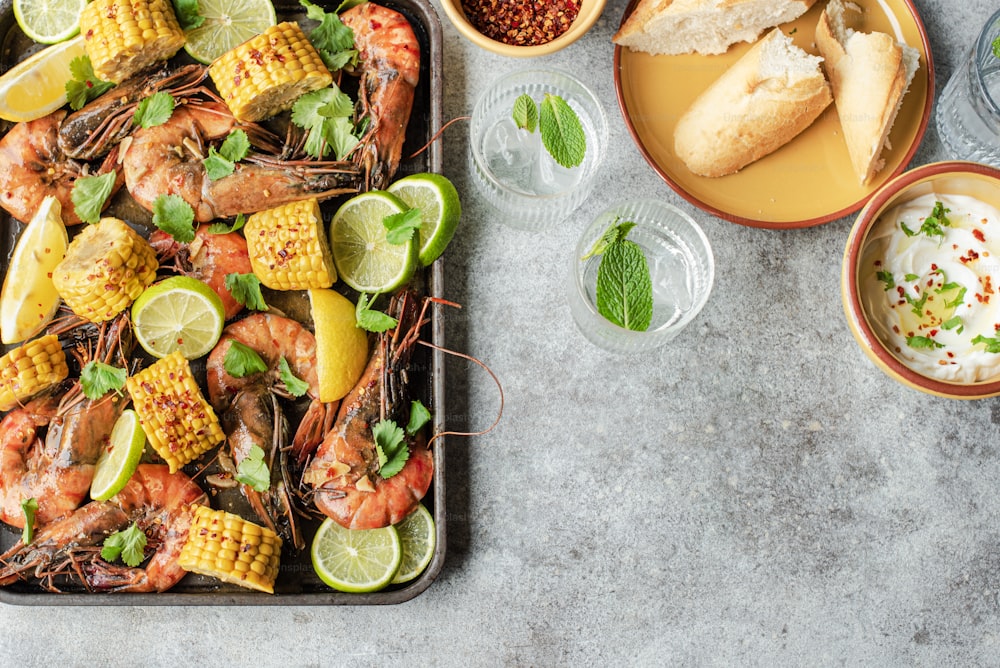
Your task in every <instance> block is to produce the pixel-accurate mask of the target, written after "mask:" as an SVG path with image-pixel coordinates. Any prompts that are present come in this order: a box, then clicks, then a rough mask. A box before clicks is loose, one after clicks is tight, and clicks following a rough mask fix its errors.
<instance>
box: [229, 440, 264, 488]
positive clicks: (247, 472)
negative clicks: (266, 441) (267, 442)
mask: <svg viewBox="0 0 1000 668" xmlns="http://www.w3.org/2000/svg"><path fill="white" fill-rule="evenodd" d="M233 477H234V478H236V481H237V482H241V483H243V484H244V485H247V486H249V487H252V488H253V489H254V491H257V492H266V491H267V490H268V488H269V487H270V486H271V472H270V471H268V470H267V464H265V463H264V450H263V449H262V448H261V447H260V446H259V445H251V446H250V452H249V453H248V454H247V456H246V457H244V458H243V460H242V461H240V463H239V464H238V465H237V466H236V475H235V476H233Z"/></svg>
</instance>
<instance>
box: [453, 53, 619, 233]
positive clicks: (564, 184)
mask: <svg viewBox="0 0 1000 668" xmlns="http://www.w3.org/2000/svg"><path fill="white" fill-rule="evenodd" d="M522 93H527V94H528V95H529V96H531V97H532V99H534V100H535V102H536V104H539V103H541V102H542V100H543V99H544V97H545V94H546V93H550V94H553V95H558V96H560V97H561V98H562V99H563V100H565V101H566V102H567V103H568V104H569V106H570V107H572V109H573V111H575V112H576V115H577V116H578V117H579V118H580V121H581V123H582V124H583V131H584V134H585V135H586V140H587V148H586V151H585V153H584V159H583V163H582V164H580V165H578V166H576V167H572V168H566V167H562V166H561V165H559V164H558V163H556V161H555V160H554V159H553V158H552V157H551V156H550V155H549V154H548V152H547V151H546V150H545V149H544V147H543V146H542V142H541V136H540V132H539V131H538V130H537V129H536V130H535V131H534V132H531V133H529V132H527V131H526V130H521V129H519V128H518V127H517V125H516V124H515V122H514V118H513V111H514V101H515V100H516V99H517V98H518V97H519V96H520V95H521V94H522ZM469 132H470V135H469V143H470V144H471V146H472V152H471V157H470V160H471V161H472V171H473V176H474V179H473V180H474V181H475V182H476V185H477V187H478V189H479V191H480V193H481V194H482V195H483V197H484V198H485V199H486V200H487V201H488V202H489V203H490V204H491V205H493V207H494V208H495V209H496V210H497V211H498V212H499V214H500V219H501V220H502V221H503V222H504V223H506V224H508V225H510V226H511V227H514V228H517V229H524V230H540V229H542V228H544V227H546V226H547V225H551V224H553V223H557V222H559V221H560V220H563V219H564V218H566V217H567V216H568V215H569V214H570V213H572V211H573V210H574V209H576V208H577V207H578V206H579V205H580V204H582V203H583V201H584V200H585V199H587V196H588V195H589V194H590V192H591V191H592V190H593V188H594V183H595V180H596V177H597V173H598V171H599V170H600V167H601V163H602V162H603V160H604V152H605V150H606V147H607V143H608V123H607V119H606V118H605V115H604V109H603V107H601V103H600V102H599V101H598V99H597V97H596V96H595V95H594V94H593V92H591V91H590V89H589V88H587V87H586V86H584V85H583V84H582V83H580V81H578V80H577V79H575V78H574V77H572V76H570V75H569V74H566V73H565V72H561V71H558V70H544V69H528V70H520V71H516V72H512V73H510V74H507V75H505V76H503V77H501V78H500V79H498V80H497V81H495V82H494V83H493V84H492V85H491V86H490V87H489V88H488V89H487V90H486V92H484V93H483V94H482V95H481V96H480V97H479V100H478V101H477V102H476V106H475V108H474V109H473V111H472V122H471V123H470V125H469Z"/></svg>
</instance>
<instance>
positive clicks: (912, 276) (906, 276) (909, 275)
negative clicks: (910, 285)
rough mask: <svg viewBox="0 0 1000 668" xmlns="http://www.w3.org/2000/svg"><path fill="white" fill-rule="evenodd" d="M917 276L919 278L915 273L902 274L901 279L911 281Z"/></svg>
mask: <svg viewBox="0 0 1000 668" xmlns="http://www.w3.org/2000/svg"><path fill="white" fill-rule="evenodd" d="M919 278H920V276H918V275H917V274H906V275H905V276H903V280H907V281H911V282H912V281H915V280H917V279H919Z"/></svg>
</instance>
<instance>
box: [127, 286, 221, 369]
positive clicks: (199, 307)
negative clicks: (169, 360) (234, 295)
mask: <svg viewBox="0 0 1000 668" xmlns="http://www.w3.org/2000/svg"><path fill="white" fill-rule="evenodd" d="M225 320H226V312H225V309H224V307H223V306H222V300H221V299H219V295H218V294H216V293H215V291H214V290H213V289H212V288H210V287H208V285H206V284H205V283H202V282H201V281H199V280H198V279H195V278H191V277H190V276H171V277H170V278H167V279H164V280H162V281H160V282H159V283H155V284H153V285H151V286H149V288H147V289H146V290H145V291H144V292H143V293H142V294H141V295H139V298H138V299H136V300H135V303H134V304H132V325H133V326H134V328H135V335H136V338H137V339H138V340H139V344H140V345H141V346H142V347H143V348H144V349H145V350H146V352H148V353H149V354H150V355H154V356H156V357H165V356H166V355H169V354H170V353H172V352H174V351H175V350H179V351H180V352H181V354H182V355H183V356H184V357H185V358H187V359H189V360H193V359H195V358H198V357H201V356H202V355H207V354H208V353H209V352H211V350H212V348H214V347H215V344H216V343H218V341H219V336H221V335H222V326H223V325H224V324H225Z"/></svg>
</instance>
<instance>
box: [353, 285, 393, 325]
mask: <svg viewBox="0 0 1000 668" xmlns="http://www.w3.org/2000/svg"><path fill="white" fill-rule="evenodd" d="M373 301H375V295H372V296H371V297H370V298H369V297H368V295H367V294H365V293H364V292H362V293H361V294H360V295H358V305H357V306H356V307H355V308H354V318H355V320H357V323H358V327H360V328H361V329H363V330H365V331H366V332H385V331H388V330H390V329H392V328H393V327H395V326H396V325H398V324H399V321H398V320H396V319H395V318H393V317H392V316H391V315H387V314H385V313H382V311H375V310H373V309H372V308H371V305H372V302H373Z"/></svg>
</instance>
